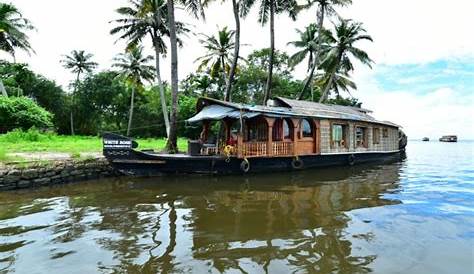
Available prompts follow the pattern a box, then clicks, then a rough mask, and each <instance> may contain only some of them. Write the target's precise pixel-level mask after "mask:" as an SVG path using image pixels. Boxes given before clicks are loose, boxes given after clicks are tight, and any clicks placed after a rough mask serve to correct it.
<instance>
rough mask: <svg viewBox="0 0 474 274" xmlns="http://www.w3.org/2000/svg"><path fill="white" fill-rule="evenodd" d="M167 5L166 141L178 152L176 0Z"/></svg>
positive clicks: (169, 146) (169, 148)
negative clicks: (168, 106) (168, 94)
mask: <svg viewBox="0 0 474 274" xmlns="http://www.w3.org/2000/svg"><path fill="white" fill-rule="evenodd" d="M167 7H168V21H169V24H170V26H169V29H170V46H171V117H170V118H171V119H170V134H169V136H168V141H167V143H166V150H168V152H170V153H176V152H177V151H178V147H177V139H178V136H177V124H178V123H177V122H178V45H177V44H178V41H177V38H176V23H175V19H174V0H167Z"/></svg>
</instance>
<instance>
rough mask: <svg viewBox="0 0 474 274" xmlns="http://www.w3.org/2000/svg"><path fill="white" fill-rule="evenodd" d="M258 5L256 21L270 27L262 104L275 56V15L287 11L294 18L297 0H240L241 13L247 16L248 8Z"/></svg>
mask: <svg viewBox="0 0 474 274" xmlns="http://www.w3.org/2000/svg"><path fill="white" fill-rule="evenodd" d="M256 2H258V3H259V6H258V22H259V23H261V24H262V25H265V24H266V23H267V22H268V23H269V27H270V59H269V64H268V76H267V83H266V85H265V93H264V96H263V104H266V102H267V100H268V99H270V97H271V88H272V77H273V63H274V58H275V15H276V14H280V13H283V12H287V13H288V15H289V16H290V18H291V19H293V20H296V14H297V11H298V5H297V0H258V1H257V0H242V14H243V16H247V15H248V13H249V11H250V8H251V7H252V6H253V5H254V4H255V3H256Z"/></svg>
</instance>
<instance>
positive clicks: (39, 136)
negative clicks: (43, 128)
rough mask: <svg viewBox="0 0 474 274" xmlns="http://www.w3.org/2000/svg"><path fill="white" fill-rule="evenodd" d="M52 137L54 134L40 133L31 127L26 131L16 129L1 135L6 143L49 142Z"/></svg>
mask: <svg viewBox="0 0 474 274" xmlns="http://www.w3.org/2000/svg"><path fill="white" fill-rule="evenodd" d="M54 136H56V134H55V133H52V132H40V131H39V130H38V129H36V128H34V127H32V128H30V129H28V130H27V131H24V130H22V129H19V128H16V129H14V130H12V131H9V132H7V133H6V134H4V135H2V139H3V140H5V141H7V142H24V141H26V142H39V141H48V140H51V139H52V138H53V137H54Z"/></svg>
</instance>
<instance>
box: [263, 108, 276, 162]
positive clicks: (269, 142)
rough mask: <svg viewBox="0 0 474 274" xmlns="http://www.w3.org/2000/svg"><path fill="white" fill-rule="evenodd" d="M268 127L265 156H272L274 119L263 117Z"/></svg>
mask: <svg viewBox="0 0 474 274" xmlns="http://www.w3.org/2000/svg"><path fill="white" fill-rule="evenodd" d="M265 120H266V121H267V125H268V133H267V156H272V155H273V123H275V118H269V117H265Z"/></svg>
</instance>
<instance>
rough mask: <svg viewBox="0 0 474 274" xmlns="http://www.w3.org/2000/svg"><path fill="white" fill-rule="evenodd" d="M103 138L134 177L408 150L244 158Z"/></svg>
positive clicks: (287, 165) (114, 159) (348, 160)
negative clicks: (158, 149)
mask: <svg viewBox="0 0 474 274" xmlns="http://www.w3.org/2000/svg"><path fill="white" fill-rule="evenodd" d="M103 137H104V150H103V153H104V156H105V157H106V158H107V160H108V161H109V162H110V164H111V165H112V166H113V167H114V168H115V169H116V170H118V171H120V172H121V173H123V174H126V175H132V176H159V175H163V174H193V173H194V174H246V173H259V172H275V171H296V170H303V169H310V168H318V167H329V166H345V165H356V164H365V163H372V162H393V161H398V160H400V159H402V157H403V155H404V149H401V150H398V151H391V152H356V153H344V154H323V155H302V156H298V157H295V156H284V157H255V158H248V159H240V158H237V157H229V158H227V157H225V156H191V155H185V154H158V153H153V152H147V151H139V150H136V149H135V148H136V147H137V146H138V144H137V143H136V142H134V141H133V140H131V139H129V138H127V137H125V136H121V135H118V134H112V133H106V134H104V135H103Z"/></svg>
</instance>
